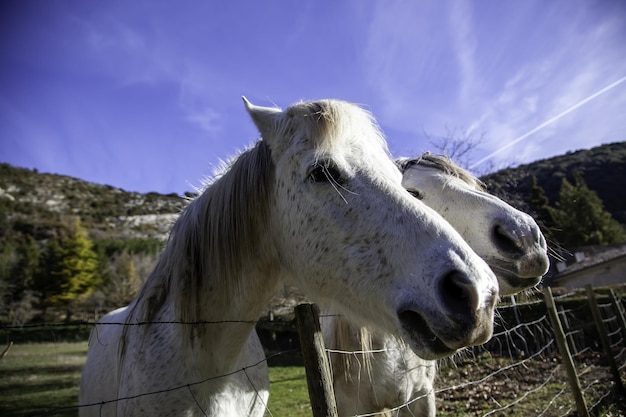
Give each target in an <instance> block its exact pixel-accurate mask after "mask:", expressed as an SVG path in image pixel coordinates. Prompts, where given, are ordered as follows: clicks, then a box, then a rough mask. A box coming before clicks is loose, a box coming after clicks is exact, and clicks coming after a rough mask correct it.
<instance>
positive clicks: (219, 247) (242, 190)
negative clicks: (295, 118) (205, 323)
mask: <svg viewBox="0 0 626 417" xmlns="http://www.w3.org/2000/svg"><path fill="white" fill-rule="evenodd" d="M272 175H273V164H272V161H271V154H270V150H269V148H268V147H267V146H266V144H265V143H264V142H263V141H259V142H257V143H256V144H255V145H254V146H253V147H251V148H249V149H248V150H246V151H244V152H242V153H241V154H240V155H239V156H238V157H236V158H235V159H234V160H233V161H232V162H231V163H230V164H228V166H227V168H226V169H225V170H224V171H223V172H222V173H221V174H219V175H217V176H216V177H215V178H214V179H213V180H212V181H211V182H210V183H208V184H207V185H206V186H205V188H204V191H203V192H202V193H201V194H200V195H199V196H197V197H196V198H195V199H193V200H191V201H190V202H189V204H188V205H187V206H186V207H185V208H184V209H183V211H182V213H181V214H180V216H179V218H178V219H177V221H176V222H175V224H174V226H173V227H172V230H171V233H170V237H169V239H168V242H167V245H166V247H165V249H164V251H163V253H162V254H161V257H160V259H159V262H158V264H157V266H156V267H155V270H154V271H153V272H152V274H151V275H150V277H149V278H148V280H147V282H146V284H145V285H144V287H143V288H142V290H141V292H140V294H139V296H138V302H137V304H138V305H139V304H142V307H141V308H142V310H143V314H141V316H142V317H141V318H138V317H136V318H135V320H137V319H140V320H145V321H150V320H153V319H154V318H155V316H156V315H157V314H158V313H159V311H160V310H161V309H162V308H163V306H164V304H165V301H166V299H167V297H170V298H171V301H172V302H173V306H174V315H175V319H176V320H179V321H182V322H185V323H189V322H195V321H198V320H200V318H199V314H200V308H201V306H202V305H203V303H204V304H206V299H205V297H206V291H207V290H208V289H209V288H210V287H212V288H213V289H214V290H215V291H221V290H224V289H235V290H237V289H239V286H240V284H241V279H240V276H241V272H242V271H241V269H242V265H243V264H244V262H245V260H249V259H253V258H254V257H256V256H259V254H258V253H257V252H258V249H259V245H258V244H257V239H258V238H259V237H260V235H261V234H262V231H263V228H264V227H265V224H266V219H267V216H268V212H269V210H268V206H269V195H270V187H271V177H272ZM191 327H192V326H185V327H184V328H185V329H191Z"/></svg>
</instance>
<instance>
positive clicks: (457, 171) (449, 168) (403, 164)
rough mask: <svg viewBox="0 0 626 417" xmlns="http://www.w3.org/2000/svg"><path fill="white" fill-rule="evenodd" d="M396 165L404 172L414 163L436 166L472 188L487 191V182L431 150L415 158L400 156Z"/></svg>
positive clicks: (429, 166)
mask: <svg viewBox="0 0 626 417" xmlns="http://www.w3.org/2000/svg"><path fill="white" fill-rule="evenodd" d="M396 165H398V168H400V171H401V172H402V173H403V174H404V173H405V172H406V171H407V170H408V169H409V168H410V167H412V166H414V165H421V166H425V167H428V168H435V169H438V170H440V171H442V172H443V173H444V174H447V175H452V176H453V177H456V178H458V179H460V180H462V181H465V182H466V183H467V184H468V185H470V186H471V187H472V188H474V189H476V190H479V191H485V184H484V183H483V182H482V181H481V180H479V179H478V178H476V177H475V176H474V175H473V174H472V173H471V172H469V171H468V170H466V169H463V168H461V167H460V166H459V165H457V164H456V163H454V161H452V159H450V158H449V157H447V156H445V155H437V154H433V153H430V152H424V153H423V154H422V155H420V156H418V157H415V158H398V159H397V160H396Z"/></svg>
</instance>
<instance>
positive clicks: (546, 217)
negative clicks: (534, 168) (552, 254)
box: [528, 173, 554, 239]
mask: <svg viewBox="0 0 626 417" xmlns="http://www.w3.org/2000/svg"><path fill="white" fill-rule="evenodd" d="M528 203H529V205H530V207H531V210H532V211H533V213H532V214H533V217H534V218H535V220H536V221H537V223H538V224H539V226H540V227H541V231H542V232H543V234H544V236H545V237H546V239H551V238H552V234H553V232H552V228H553V227H554V217H553V216H552V210H551V209H550V201H549V200H548V197H546V194H545V191H544V190H543V188H541V187H540V186H539V184H537V177H535V174H532V173H531V174H530V197H529V199H528Z"/></svg>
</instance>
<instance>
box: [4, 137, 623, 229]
mask: <svg viewBox="0 0 626 417" xmlns="http://www.w3.org/2000/svg"><path fill="white" fill-rule="evenodd" d="M574 170H577V171H578V172H579V173H580V174H581V175H582V177H583V178H584V179H585V181H586V182H587V185H588V186H589V188H590V189H592V190H594V191H595V192H596V193H597V194H598V196H599V197H600V198H601V199H602V200H603V202H604V205H605V208H606V209H608V210H609V211H610V212H611V214H612V215H613V217H614V218H615V219H617V220H619V221H620V222H622V223H623V224H626V192H625V191H624V190H626V142H620V143H613V144H609V145H603V146H600V147H596V148H593V149H588V150H580V151H576V152H571V153H568V154H565V155H562V156H558V157H555V158H550V159H544V160H540V161H536V162H533V163H531V164H526V165H520V166H518V167H516V168H510V169H504V170H501V171H498V172H496V173H493V174H489V175H487V176H485V177H483V178H482V179H483V180H484V181H485V182H486V183H487V186H488V189H489V190H490V191H491V192H494V193H495V194H497V195H499V196H500V197H502V198H504V199H505V200H506V201H508V202H510V203H512V204H513V205H515V206H516V207H518V208H520V209H522V210H525V211H528V209H529V208H528V203H527V201H528V196H529V191H530V175H531V173H532V174H534V175H535V176H536V178H537V182H538V184H539V185H540V186H541V187H542V188H543V189H544V190H545V193H546V195H547V197H548V198H549V199H550V202H551V205H554V202H555V201H557V200H558V193H559V189H560V186H561V181H562V179H563V178H570V179H571V173H572V171H574ZM183 205H184V198H183V197H181V196H178V195H176V194H168V195H161V194H157V193H147V194H141V193H135V192H127V191H124V190H122V189H119V188H115V187H111V186H108V185H98V184H93V183H89V182H86V181H82V180H79V179H76V178H71V177H67V176H62V175H54V174H42V173H38V172H37V171H32V170H28V169H24V168H16V167H13V166H11V165H8V164H0V231H1V232H2V233H1V235H0V236H2V237H4V238H5V239H6V238H9V239H10V236H11V235H14V234H20V233H25V234H31V235H33V236H34V237H35V239H36V240H41V239H45V238H46V237H47V236H48V235H50V234H54V230H55V228H57V227H58V226H59V224H60V222H62V221H63V218H64V217H68V216H80V218H81V221H82V223H83V225H84V226H86V227H87V228H88V229H89V230H90V232H91V236H92V237H93V238H96V239H97V238H126V237H134V238H144V237H145V238H148V237H159V238H165V237H166V235H167V231H168V230H169V227H170V225H171V222H172V221H173V220H174V219H175V218H176V216H177V213H178V212H179V211H180V209H181V208H182V207H183Z"/></svg>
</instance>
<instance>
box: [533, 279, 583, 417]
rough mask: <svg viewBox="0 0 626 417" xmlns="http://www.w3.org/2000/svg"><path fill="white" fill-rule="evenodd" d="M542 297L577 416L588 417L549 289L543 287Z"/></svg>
mask: <svg viewBox="0 0 626 417" xmlns="http://www.w3.org/2000/svg"><path fill="white" fill-rule="evenodd" d="M543 296H544V299H545V302H546V308H547V310H548V317H550V321H551V322H552V329H553V331H554V338H555V339H556V344H557V346H558V347H559V352H561V356H562V357H563V364H564V365H565V370H566V371H567V378H568V380H569V385H570V388H571V390H572V395H573V396H574V401H575V402H576V410H577V411H578V415H579V416H580V417H589V411H588V410H587V403H586V402H585V397H583V392H582V389H581V388H580V381H579V380H578V375H577V374H576V368H575V367H574V361H573V360H572V355H570V352H569V347H568V346H567V339H565V332H563V327H562V326H561V322H560V321H559V314H558V312H557V310H556V305H555V304H554V298H553V297H552V290H551V289H550V287H544V289H543Z"/></svg>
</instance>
